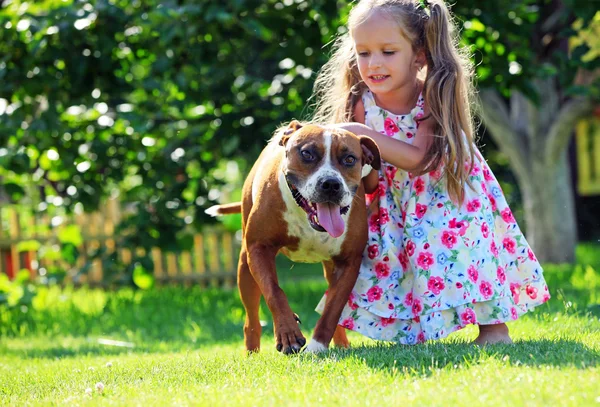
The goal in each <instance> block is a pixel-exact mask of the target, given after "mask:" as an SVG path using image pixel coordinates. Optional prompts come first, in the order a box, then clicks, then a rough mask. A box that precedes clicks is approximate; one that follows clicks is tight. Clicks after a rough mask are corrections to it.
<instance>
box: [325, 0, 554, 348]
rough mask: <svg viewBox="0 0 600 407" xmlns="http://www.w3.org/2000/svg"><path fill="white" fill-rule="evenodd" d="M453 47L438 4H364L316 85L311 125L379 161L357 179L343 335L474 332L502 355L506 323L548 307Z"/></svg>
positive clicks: (419, 338)
mask: <svg viewBox="0 0 600 407" xmlns="http://www.w3.org/2000/svg"><path fill="white" fill-rule="evenodd" d="M455 35H456V31H455V29H454V25H453V22H452V19H451V16H450V13H449V11H448V9H447V8H446V6H445V4H444V3H443V1H442V0H430V1H429V2H427V0H425V2H424V3H423V2H422V1H421V2H420V1H418V0H362V1H361V2H360V3H359V4H358V5H357V6H356V7H355V8H354V9H353V10H352V11H351V13H350V16H349V19H348V33H347V34H346V35H344V36H343V37H341V38H340V39H339V40H338V41H337V42H336V44H335V51H334V53H333V56H332V58H331V59H330V60H329V62H328V63H327V64H326V65H325V66H324V67H323V69H322V71H321V72H320V73H319V76H318V78H317V80H316V82H315V96H316V97H317V99H318V103H317V109H316V113H315V117H314V121H316V122H320V123H341V124H338V125H337V126H339V127H343V128H345V129H348V130H350V131H352V132H354V133H356V134H366V135H368V136H370V137H372V138H373V139H374V140H375V141H376V142H377V144H378V145H379V148H380V150H381V154H382V158H383V161H384V162H383V165H382V168H381V170H380V171H379V172H375V171H371V173H370V174H369V175H368V176H367V177H366V178H365V185H366V189H367V192H370V191H375V192H374V193H372V194H368V195H367V204H368V205H369V207H370V216H369V241H368V246H367V247H366V248H365V251H364V255H363V262H362V265H361V269H360V274H359V277H358V281H357V283H356V285H355V287H354V290H353V292H352V294H351V296H350V299H349V300H348V304H347V305H346V307H345V308H344V311H343V313H342V316H341V319H340V322H339V323H340V325H342V326H343V327H345V328H348V329H351V330H354V331H357V332H360V333H361V334H364V335H366V336H369V337H371V338H373V339H380V340H388V341H395V342H399V343H402V344H416V343H421V342H424V341H426V340H429V339H440V338H443V337H445V336H447V335H448V334H450V333H451V332H454V331H456V330H458V329H461V328H463V327H464V326H466V325H468V324H478V325H479V336H478V337H477V339H476V341H475V342H476V343H478V344H490V343H511V342H512V341H511V338H510V336H509V333H508V327H507V326H506V324H505V323H506V322H507V321H510V320H514V319H517V318H518V317H519V316H521V315H523V314H524V313H526V312H527V311H530V310H531V309H533V308H534V307H536V306H538V305H540V304H542V303H544V302H545V301H547V300H548V299H549V298H550V296H549V293H548V287H547V285H546V283H545V281H544V278H543V276H542V268H541V267H540V265H539V263H538V261H537V260H536V258H535V256H534V254H533V252H532V251H531V249H530V248H529V245H528V244H527V242H526V240H525V237H524V236H523V234H522V233H521V231H520V230H519V227H518V225H517V224H516V222H515V219H514V218H513V215H512V213H511V211H510V209H509V207H508V205H507V203H506V199H505V198H504V196H503V193H502V191H501V189H500V186H499V184H498V182H497V181H496V179H495V177H494V176H493V174H492V173H491V171H490V169H489V167H488V165H487V164H486V162H485V161H484V160H483V158H482V156H481V154H480V153H479V151H477V149H476V147H475V146H474V142H473V133H474V129H473V123H472V115H471V111H470V107H471V106H470V102H471V99H470V98H471V93H472V85H471V67H470V63H469V59H468V57H467V56H465V55H463V54H461V50H460V49H459V48H458V46H457V38H456V37H455ZM352 121H354V123H351V122H352ZM356 122H358V123H356ZM417 128H418V129H419V130H418V131H417ZM324 300H325V297H324V298H323V300H321V302H320V304H319V306H318V307H317V310H318V311H321V310H322V309H323V306H324Z"/></svg>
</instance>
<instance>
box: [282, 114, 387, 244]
mask: <svg viewBox="0 0 600 407" xmlns="http://www.w3.org/2000/svg"><path fill="white" fill-rule="evenodd" d="M279 144H280V145H281V146H283V147H284V148H285V150H286V155H285V162H284V173H285V177H286V180H287V182H288V185H289V187H290V189H291V190H292V193H293V194H294V198H295V200H296V202H297V203H298V205H299V206H300V207H301V208H302V209H304V211H305V212H306V214H307V217H308V221H309V222H310V225H311V226H312V227H313V228H314V229H315V230H318V231H322V232H324V231H326V232H328V233H329V234H330V235H331V236H333V237H339V236H341V235H342V234H343V233H344V230H345V223H344V220H343V218H342V215H343V214H345V213H346V212H347V211H348V210H349V209H350V204H351V203H352V200H353V199H354V195H355V194H356V191H357V190H358V187H359V186H360V183H361V173H362V167H363V165H365V164H370V165H371V166H372V167H373V168H375V169H379V168H380V165H381V164H380V163H381V159H380V154H379V148H378V147H377V144H375V142H374V141H373V140H372V139H371V138H369V137H366V136H357V135H355V134H354V133H351V132H349V131H346V130H342V129H334V128H328V127H323V126H319V125H314V124H309V125H302V124H300V123H299V122H297V121H295V120H294V121H292V122H291V123H290V124H289V125H288V127H287V128H286V129H285V130H284V131H283V135H282V136H281V138H280V141H279Z"/></svg>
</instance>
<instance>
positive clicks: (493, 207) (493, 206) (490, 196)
mask: <svg viewBox="0 0 600 407" xmlns="http://www.w3.org/2000/svg"><path fill="white" fill-rule="evenodd" d="M487 197H488V199H489V200H490V205H492V211H494V212H495V211H496V210H497V209H498V207H497V206H496V198H494V197H493V196H492V195H488V196H487Z"/></svg>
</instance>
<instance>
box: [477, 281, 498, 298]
mask: <svg viewBox="0 0 600 407" xmlns="http://www.w3.org/2000/svg"><path fill="white" fill-rule="evenodd" d="M479 292H480V293H481V295H483V298H485V299H486V300H487V299H488V298H490V297H491V296H492V294H494V290H493V288H492V284H491V283H490V282H489V281H482V282H481V284H479Z"/></svg>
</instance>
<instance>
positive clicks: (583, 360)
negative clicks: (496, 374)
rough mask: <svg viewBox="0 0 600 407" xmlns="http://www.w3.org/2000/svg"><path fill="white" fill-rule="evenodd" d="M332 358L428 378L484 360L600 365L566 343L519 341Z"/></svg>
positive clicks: (385, 349) (361, 351)
mask: <svg viewBox="0 0 600 407" xmlns="http://www.w3.org/2000/svg"><path fill="white" fill-rule="evenodd" d="M331 356H332V357H335V358H339V359H343V358H357V359H360V360H362V361H363V363H365V364H366V365H368V366H370V367H372V368H375V369H380V370H388V371H389V372H390V373H397V372H408V373H411V374H423V375H426V376H428V375H430V374H432V372H434V371H436V370H439V369H457V368H468V367H471V366H473V365H476V364H478V363H479V361H481V360H486V361H489V358H493V359H497V360H498V361H500V362H501V363H503V364H506V365H511V366H532V367H539V366H555V367H560V366H570V367H575V368H577V369H587V368H589V367H596V366H598V365H600V352H598V351H596V350H594V349H590V348H588V347H587V346H585V345H583V344H581V343H579V342H575V341H572V340H565V339H560V340H545V339H544V340H531V341H517V342H515V343H514V344H513V345H492V346H485V347H479V346H475V345H471V344H470V343H468V342H458V341H457V342H451V343H448V342H446V343H439V342H438V343H435V342H434V343H426V344H423V345H418V346H405V345H394V344H376V345H363V346H357V347H355V348H351V349H349V350H333V351H332V352H331ZM486 363H487V362H486Z"/></svg>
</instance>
